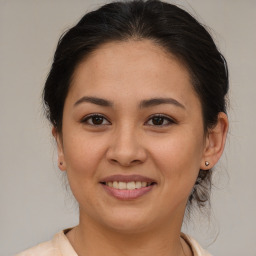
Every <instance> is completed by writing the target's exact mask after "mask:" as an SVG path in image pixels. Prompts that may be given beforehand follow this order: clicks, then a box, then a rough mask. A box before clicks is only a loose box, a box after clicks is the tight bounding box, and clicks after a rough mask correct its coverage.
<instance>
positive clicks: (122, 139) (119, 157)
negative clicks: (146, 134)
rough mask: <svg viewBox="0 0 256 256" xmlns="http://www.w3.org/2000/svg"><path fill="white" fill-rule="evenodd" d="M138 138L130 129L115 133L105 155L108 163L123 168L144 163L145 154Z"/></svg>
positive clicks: (126, 128)
mask: <svg viewBox="0 0 256 256" xmlns="http://www.w3.org/2000/svg"><path fill="white" fill-rule="evenodd" d="M139 137H141V136H139V135H138V134H137V132H136V131H135V129H132V128H128V127H124V128H123V129H119V130H118V131H116V132H115V135H114V136H113V137H112V141H111V144H110V146H109V148H108V151H107V154H106V156H107V159H108V161H109V162H111V163H114V164H119V165H121V166H125V167H129V166H134V165H137V164H141V163H143V162H145V160H146V158H147V153H146V149H145V147H143V145H142V143H141V139H140V140H139V139H138V138H139Z"/></svg>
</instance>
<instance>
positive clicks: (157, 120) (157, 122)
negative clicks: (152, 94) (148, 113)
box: [152, 116, 164, 125]
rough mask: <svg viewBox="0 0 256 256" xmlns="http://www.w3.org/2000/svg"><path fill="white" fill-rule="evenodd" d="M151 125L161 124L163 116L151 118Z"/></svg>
mask: <svg viewBox="0 0 256 256" xmlns="http://www.w3.org/2000/svg"><path fill="white" fill-rule="evenodd" d="M152 123H153V125H162V124H163V123H164V118H163V117H160V116H156V117H153V118H152Z"/></svg>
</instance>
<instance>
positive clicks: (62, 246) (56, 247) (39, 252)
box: [15, 231, 77, 256]
mask: <svg viewBox="0 0 256 256" xmlns="http://www.w3.org/2000/svg"><path fill="white" fill-rule="evenodd" d="M15 256H77V254H76V253H75V251H74V249H73V248H72V246H71V244H70V243H69V241H68V239H67V237H66V236H65V234H64V231H61V232H59V233H57V234H56V235H55V236H54V237H53V239H52V240H50V241H48V242H44V243H41V244H38V245H36V246H34V247H32V248H29V249H27V250H25V251H23V252H21V253H19V254H17V255H15Z"/></svg>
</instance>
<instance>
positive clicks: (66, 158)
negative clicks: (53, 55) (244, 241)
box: [53, 40, 228, 256]
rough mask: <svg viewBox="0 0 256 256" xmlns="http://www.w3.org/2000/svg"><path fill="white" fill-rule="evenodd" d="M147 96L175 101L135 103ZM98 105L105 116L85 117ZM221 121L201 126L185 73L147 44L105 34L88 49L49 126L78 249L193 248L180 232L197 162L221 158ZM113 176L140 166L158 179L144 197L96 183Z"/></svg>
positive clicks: (142, 251)
mask: <svg viewBox="0 0 256 256" xmlns="http://www.w3.org/2000/svg"><path fill="white" fill-rule="evenodd" d="M83 97H97V98H101V99H105V100H107V101H109V102H111V104H112V105H111V106H100V105H98V104H95V103H92V102H86V101H83V100H81V98H83ZM152 98H171V99H174V101H173V100H172V102H169V103H163V104H157V105H154V106H144V107H140V104H141V102H142V101H145V100H149V99H152ZM177 102H178V103H177ZM95 113H96V114H100V115H102V116H103V117H104V118H103V119H101V120H103V122H102V123H101V124H100V125H95V123H93V120H94V121H95V119H87V120H86V117H88V115H90V114H95ZM157 114H162V115H164V116H165V117H166V118H167V119H166V118H164V119H161V118H160V119H159V120H160V125H156V124H155V123H153V121H152V115H154V116H155V115H157ZM159 120H158V121H159ZM169 120H171V121H169ZM161 122H162V123H161ZM227 129H228V120H227V117H226V115H225V114H224V113H220V114H219V118H218V123H217V125H216V126H215V127H214V128H213V129H211V130H210V131H208V133H207V134H204V128H203V119H202V107H201V103H200V100H199V98H198V96H197V94H196V93H195V91H194V89H193V87H192V84H191V81H190V76H189V73H188V71H187V70H186V68H185V67H184V66H183V65H182V63H181V62H179V60H178V59H176V58H175V57H174V56H173V55H171V54H170V53H166V52H165V51H164V50H163V49H161V48H160V47H159V46H158V45H155V44H154V43H153V42H151V41H149V40H142V41H127V42H111V43H107V44H104V45H103V46H101V47H100V48H99V49H97V50H96V51H95V52H94V53H93V54H91V55H90V56H88V57H87V58H86V59H85V60H84V61H83V62H81V63H80V65H79V66H78V67H77V68H76V71H75V73H74V78H73V81H72V84H71V88H70V91H69V93H68V95H67V98H66V101H65V105H64V112H63V128H62V133H61V134H58V133H57V131H56V129H55V128H53V135H54V136H55V138H56V140H57V144H58V157H59V162H62V165H59V167H60V169H61V170H63V171H66V172H67V175H68V179H69V183H70V187H71V189H72V192H73V194H74V196H75V198H76V199H77V201H78V203H79V209H80V222H79V225H78V226H77V227H75V228H74V229H72V230H71V231H70V232H69V233H67V237H68V239H69V240H70V242H71V244H72V245H73V247H74V249H75V250H76V252H77V253H78V254H79V255H81V256H82V255H102V254H103V253H104V255H133V256H134V255H140V256H141V255H147V256H149V255H177V256H178V255H184V254H185V255H192V252H191V250H190V248H189V246H188V245H187V244H186V243H185V242H184V241H183V240H182V239H181V238H180V230H181V225H182V220H183V216H184V212H185V207H186V203H187V199H188V197H189V195H190V193H191V190H192V188H193V185H194V183H195V181H196V178H197V175H198V172H199V169H200V168H201V169H209V168H212V167H213V166H214V165H215V164H216V162H217V161H218V159H219V158H220V156H221V154H222V151H223V148H224V144H225V139H226V134H227ZM205 161H208V162H210V166H208V167H206V166H205ZM115 174H123V175H130V174H140V175H143V176H146V177H149V178H151V179H153V180H155V181H156V183H157V184H156V185H155V186H154V187H153V189H152V190H151V191H150V192H149V193H147V194H145V195H143V196H142V197H140V198H137V199H134V200H120V199H117V198H115V197H112V196H110V195H109V194H108V193H106V191H105V190H104V189H103V188H102V185H101V184H100V183H99V182H100V181H101V180H102V179H103V178H104V177H106V176H110V175H115ZM156 234H157V235H156ZM99 244H100V245H101V246H98V245H99Z"/></svg>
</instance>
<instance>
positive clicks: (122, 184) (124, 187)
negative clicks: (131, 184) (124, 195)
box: [119, 181, 127, 189]
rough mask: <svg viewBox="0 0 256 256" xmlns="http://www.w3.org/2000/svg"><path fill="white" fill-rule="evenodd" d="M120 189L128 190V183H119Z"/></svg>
mask: <svg viewBox="0 0 256 256" xmlns="http://www.w3.org/2000/svg"><path fill="white" fill-rule="evenodd" d="M119 189H127V186H126V182H122V181H119Z"/></svg>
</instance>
